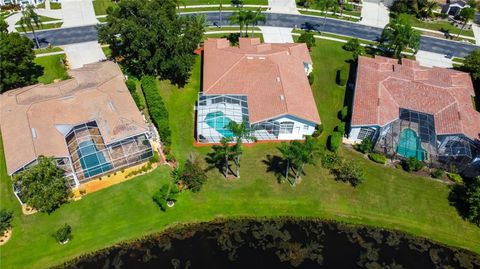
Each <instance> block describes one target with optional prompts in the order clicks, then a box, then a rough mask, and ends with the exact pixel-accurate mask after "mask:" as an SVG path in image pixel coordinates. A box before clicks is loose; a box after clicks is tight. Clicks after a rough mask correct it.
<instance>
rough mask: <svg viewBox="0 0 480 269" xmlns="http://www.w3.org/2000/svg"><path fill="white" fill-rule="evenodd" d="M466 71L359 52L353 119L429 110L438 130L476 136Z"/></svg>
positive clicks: (478, 118)
mask: <svg viewBox="0 0 480 269" xmlns="http://www.w3.org/2000/svg"><path fill="white" fill-rule="evenodd" d="M472 96H475V92H474V89H473V84H472V80H471V78H470V75H469V74H467V73H464V72H460V71H455V70H451V69H443V68H437V67H434V68H428V67H423V66H420V65H419V63H418V62H416V61H412V60H408V59H403V60H402V64H399V63H398V62H397V60H396V59H390V58H385V57H379V56H377V57H375V58H368V57H359V60H358V71H357V81H356V86H355V97H354V103H353V114H352V125H353V126H362V125H379V126H383V125H385V124H387V123H389V122H391V121H393V120H396V119H398V117H399V109H400V108H405V109H411V110H415V111H419V112H423V113H428V114H431V115H433V116H434V120H435V130H436V133H437V134H458V133H463V134H465V135H466V136H467V137H470V138H471V139H479V138H480V113H479V112H477V111H475V109H474V108H473V103H472Z"/></svg>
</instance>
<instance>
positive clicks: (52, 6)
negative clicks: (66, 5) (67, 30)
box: [37, 2, 62, 9]
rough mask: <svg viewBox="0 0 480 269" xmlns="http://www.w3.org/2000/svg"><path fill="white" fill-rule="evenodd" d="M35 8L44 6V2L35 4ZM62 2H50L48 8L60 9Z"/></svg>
mask: <svg viewBox="0 0 480 269" xmlns="http://www.w3.org/2000/svg"><path fill="white" fill-rule="evenodd" d="M37 8H45V2H43V3H40V4H38V5H37ZM61 8H62V3H56V2H50V9H61Z"/></svg>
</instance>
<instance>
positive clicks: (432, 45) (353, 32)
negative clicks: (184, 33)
mask: <svg viewBox="0 0 480 269" xmlns="http://www.w3.org/2000/svg"><path fill="white" fill-rule="evenodd" d="M205 14H206V16H207V21H208V22H209V24H212V25H216V24H218V23H219V21H220V19H219V15H220V14H219V13H218V12H208V13H205ZM230 15H231V12H222V23H223V24H224V25H228V16H230ZM265 15H266V16H267V21H266V23H265V26H277V27H288V28H294V27H295V26H296V27H297V28H300V27H308V28H314V29H316V30H319V31H325V32H331V33H335V34H340V35H346V36H352V37H358V38H362V39H368V40H374V41H375V40H377V39H378V37H379V36H380V34H381V32H382V29H380V28H376V27H371V26H366V25H361V24H358V23H351V22H347V21H339V20H333V19H328V18H327V19H326V20H325V19H324V18H319V17H310V16H301V15H287V14H275V13H266V14H265ZM38 36H39V38H40V39H41V41H42V46H46V45H47V44H48V43H51V44H52V45H56V46H58V45H67V44H73V43H81V42H88V41H95V40H97V30H96V26H83V27H75V28H66V29H56V30H48V31H43V32H39V33H38ZM476 48H478V47H477V46H475V45H471V44H464V43H459V42H453V41H448V40H443V39H438V38H432V37H426V36H422V39H421V43H420V49H421V50H424V51H429V52H435V53H440V54H446V55H452V56H458V57H465V56H467V55H468V54H469V53H470V52H471V51H472V50H474V49H476Z"/></svg>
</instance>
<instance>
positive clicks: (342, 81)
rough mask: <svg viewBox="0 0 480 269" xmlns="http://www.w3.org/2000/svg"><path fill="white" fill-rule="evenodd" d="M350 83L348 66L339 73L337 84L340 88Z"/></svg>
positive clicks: (343, 67)
mask: <svg viewBox="0 0 480 269" xmlns="http://www.w3.org/2000/svg"><path fill="white" fill-rule="evenodd" d="M347 81H348V66H346V65H344V66H342V68H340V69H339V70H338V71H337V84H338V85H340V86H345V85H347Z"/></svg>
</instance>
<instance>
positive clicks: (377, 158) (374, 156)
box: [368, 153, 387, 164]
mask: <svg viewBox="0 0 480 269" xmlns="http://www.w3.org/2000/svg"><path fill="white" fill-rule="evenodd" d="M368 158H369V159H370V160H372V161H374V162H376V163H381V164H386V163H387V157H385V155H383V154H380V153H370V154H368Z"/></svg>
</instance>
